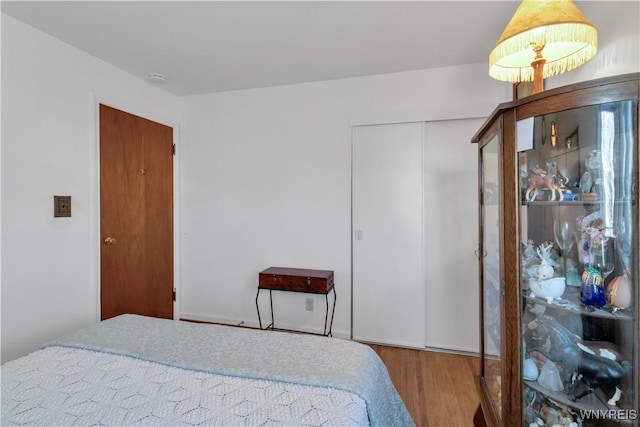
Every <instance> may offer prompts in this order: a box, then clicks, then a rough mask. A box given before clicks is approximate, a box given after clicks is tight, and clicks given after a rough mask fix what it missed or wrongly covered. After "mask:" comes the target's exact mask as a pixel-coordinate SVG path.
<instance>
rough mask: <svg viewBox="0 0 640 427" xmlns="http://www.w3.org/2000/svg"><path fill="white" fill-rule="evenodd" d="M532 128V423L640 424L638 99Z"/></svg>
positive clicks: (526, 208) (525, 262) (523, 228)
mask: <svg viewBox="0 0 640 427" xmlns="http://www.w3.org/2000/svg"><path fill="white" fill-rule="evenodd" d="M528 124H529V125H530V126H529V127H528V129H530V130H529V131H528V132H527V131H522V132H520V129H527V127H526V126H522V127H520V126H519V127H518V129H519V133H518V136H517V140H518V147H519V153H518V168H519V173H520V198H521V202H520V208H519V212H518V223H519V233H520V235H519V244H520V261H521V265H520V292H521V294H522V305H521V307H522V313H521V331H522V349H523V354H522V377H523V381H522V384H523V385H522V396H523V406H522V408H523V414H522V419H523V425H524V426H530V425H540V426H542V425H544V426H554V425H561V426H591V425H593V426H595V425H597V426H600V425H637V424H636V423H637V421H636V419H637V418H638V412H637V411H638V407H637V405H638V396H637V393H638V390H637V387H638V373H637V372H636V371H637V367H634V366H633V365H634V363H635V362H634V361H636V360H637V358H638V355H637V354H635V353H636V352H637V348H638V343H637V339H638V319H637V316H636V311H637V308H638V307H636V303H637V295H636V292H637V291H636V289H637V286H638V229H637V228H638V200H637V185H638V183H637V179H638V157H637V156H638V153H637V146H638V141H637V131H638V105H637V101H635V100H634V101H621V102H615V103H608V104H601V105H593V106H587V107H581V108H576V109H572V110H566V111H560V112H556V113H553V114H546V115H544V116H538V117H535V118H532V119H529V121H528ZM531 128H532V130H531ZM485 298H486V296H485Z"/></svg>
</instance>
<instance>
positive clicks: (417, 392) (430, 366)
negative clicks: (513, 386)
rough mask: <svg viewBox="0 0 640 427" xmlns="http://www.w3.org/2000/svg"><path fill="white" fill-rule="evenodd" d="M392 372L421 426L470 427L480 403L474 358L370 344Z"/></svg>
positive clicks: (475, 360) (411, 412)
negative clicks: (474, 377) (474, 376)
mask: <svg viewBox="0 0 640 427" xmlns="http://www.w3.org/2000/svg"><path fill="white" fill-rule="evenodd" d="M369 346H370V347H371V348H373V349H374V350H375V352H376V353H378V355H379V356H380V358H381V359H382V361H383V362H384V364H385V365H386V366H387V369H388V370H389V375H390V376H391V380H392V381H393V384H394V385H395V387H396V389H397V390H398V393H400V396H401V397H402V399H403V400H404V403H405V405H406V406H407V409H408V410H409V413H410V414H411V417H412V418H413V421H414V422H415V423H416V426H419V427H467V426H472V425H473V415H474V413H475V411H476V409H477V407H478V404H479V403H480V402H479V400H478V396H477V394H476V388H475V384H474V381H473V375H475V374H477V373H478V370H479V366H478V363H479V359H478V358H477V357H472V356H462V355H457V354H449V353H439V352H432V351H424V350H411V349H406V348H396V347H388V346H382V345H376V344H369Z"/></svg>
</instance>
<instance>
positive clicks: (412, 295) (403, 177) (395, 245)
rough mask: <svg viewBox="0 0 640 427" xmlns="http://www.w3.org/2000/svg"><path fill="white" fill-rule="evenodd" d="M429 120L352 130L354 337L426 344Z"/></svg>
mask: <svg viewBox="0 0 640 427" xmlns="http://www.w3.org/2000/svg"><path fill="white" fill-rule="evenodd" d="M423 148H424V123H400V124H385V125H372V126H357V127H354V131H353V177H352V180H353V184H352V185H353V200H352V203H353V214H352V215H353V216H352V221H353V300H352V301H353V338H354V339H356V340H361V341H367V342H376V343H384V344H391V345H398V346H404V347H416V348H424V346H425V280H424V248H423V217H424V216H423V204H424V203H423V202H424V178H423V166H424V156H423Z"/></svg>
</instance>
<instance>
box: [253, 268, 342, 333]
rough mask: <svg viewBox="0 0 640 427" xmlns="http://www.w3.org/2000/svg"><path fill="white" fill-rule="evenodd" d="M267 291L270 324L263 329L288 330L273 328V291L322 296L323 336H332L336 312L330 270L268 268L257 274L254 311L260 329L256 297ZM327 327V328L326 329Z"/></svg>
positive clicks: (260, 321)
mask: <svg viewBox="0 0 640 427" xmlns="http://www.w3.org/2000/svg"><path fill="white" fill-rule="evenodd" d="M263 289H264V290H268V291H269V306H270V307H271V323H270V324H269V325H268V326H266V327H265V328H264V329H273V330H280V331H284V330H288V329H279V328H276V327H275V321H274V319H273V294H272V292H273V291H284V292H301V293H307V294H322V295H324V297H325V302H326V312H325V317H324V332H323V334H322V335H324V336H332V335H331V328H332V326H333V315H334V314H335V311H336V299H337V296H336V288H335V286H334V283H333V271H332V270H309V269H304V268H287V267H269V268H267V269H266V270H263V271H261V272H260V273H259V274H258V293H257V294H256V310H257V311H258V323H259V324H260V329H263V328H262V318H261V317H260V306H259V304H258V297H259V296H260V291H261V290H263ZM331 291H333V308H332V309H331V320H330V321H329V293H330V292H331ZM327 325H328V328H327Z"/></svg>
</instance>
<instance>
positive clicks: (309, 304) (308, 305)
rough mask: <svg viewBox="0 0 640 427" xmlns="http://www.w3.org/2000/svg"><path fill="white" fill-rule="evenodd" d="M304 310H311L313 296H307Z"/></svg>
mask: <svg viewBox="0 0 640 427" xmlns="http://www.w3.org/2000/svg"><path fill="white" fill-rule="evenodd" d="M305 310H307V311H313V298H307V299H306V306H305Z"/></svg>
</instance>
